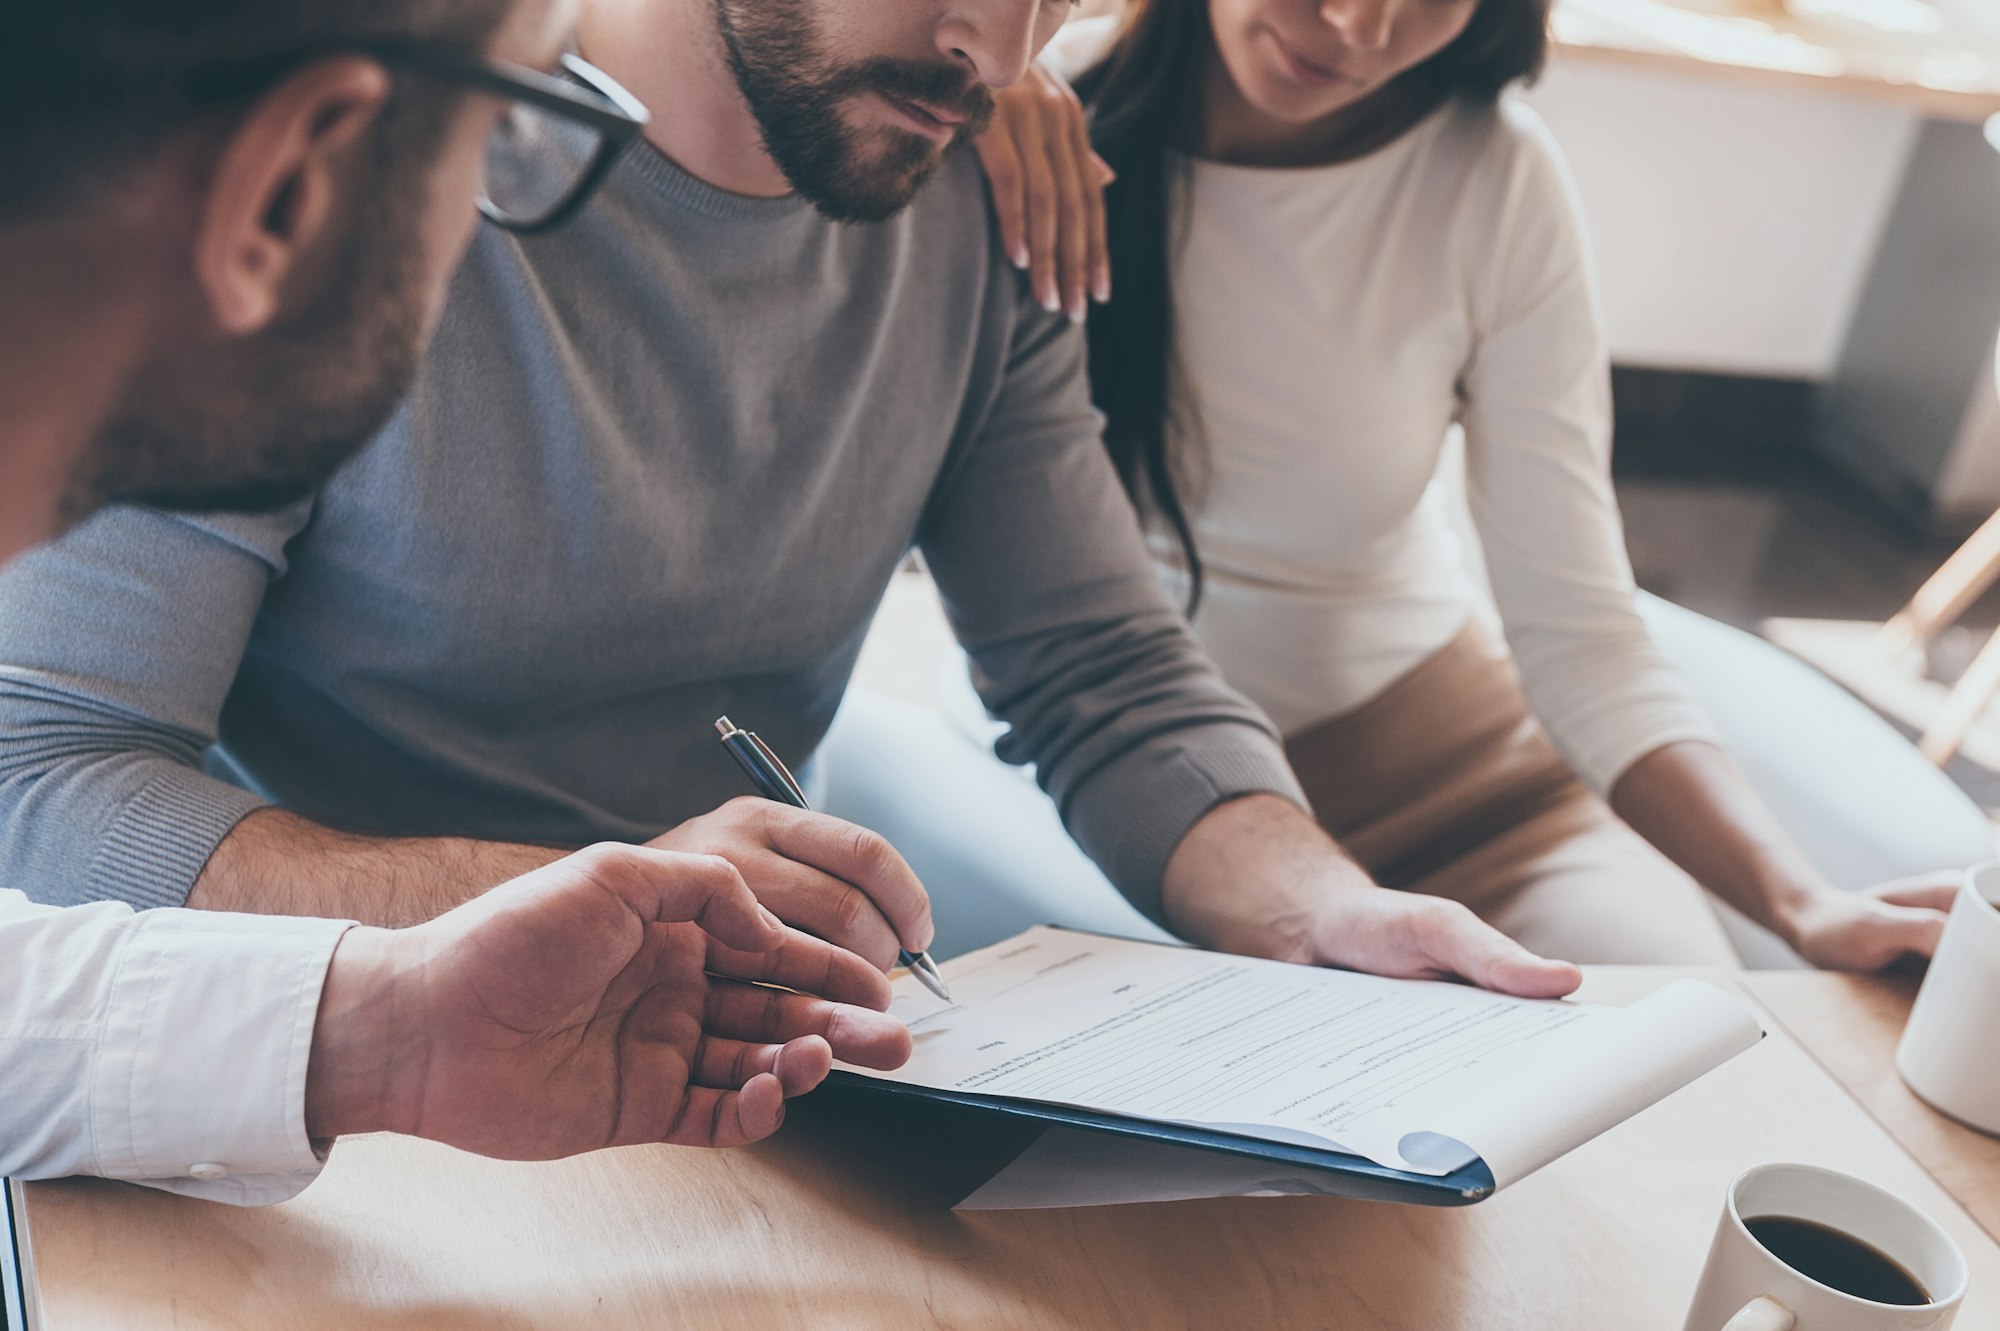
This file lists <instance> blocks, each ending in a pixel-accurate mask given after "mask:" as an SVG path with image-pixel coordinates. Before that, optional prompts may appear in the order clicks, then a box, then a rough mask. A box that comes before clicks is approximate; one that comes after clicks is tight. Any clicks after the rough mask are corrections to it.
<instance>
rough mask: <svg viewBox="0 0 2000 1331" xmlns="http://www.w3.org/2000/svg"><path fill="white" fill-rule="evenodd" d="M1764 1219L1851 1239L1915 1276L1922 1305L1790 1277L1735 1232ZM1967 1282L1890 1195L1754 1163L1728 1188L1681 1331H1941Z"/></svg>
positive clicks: (1930, 1229) (1933, 1229) (1937, 1241)
mask: <svg viewBox="0 0 2000 1331" xmlns="http://www.w3.org/2000/svg"><path fill="white" fill-rule="evenodd" d="M1769 1216H1785V1217H1789V1218H1791V1219H1794V1220H1806V1221H1811V1222H1812V1223H1814V1224H1817V1225H1821V1226H1824V1227H1825V1228H1828V1229H1832V1230H1836V1231H1838V1232H1839V1233H1841V1234H1844V1235H1846V1236H1848V1237H1849V1238H1850V1239H1858V1240H1860V1241H1861V1242H1863V1243H1865V1244H1867V1245H1868V1246H1869V1247H1871V1248H1873V1249H1875V1250H1876V1251H1877V1252H1879V1253H1882V1254H1883V1255H1885V1256H1887V1257H1888V1258H1889V1259H1890V1260H1891V1261H1893V1262H1895V1263H1896V1264H1897V1265H1898V1266H1901V1267H1902V1268H1903V1270H1905V1271H1906V1272H1908V1273H1909V1274H1910V1275H1912V1276H1914V1277H1916V1280H1917V1283H1919V1284H1920V1285H1922V1286H1923V1288H1924V1292H1925V1293H1927V1294H1928V1295H1930V1302H1928V1303H1924V1304H1893V1303H1875V1302H1872V1301H1870V1300H1868V1299H1863V1298H1858V1297H1856V1296H1854V1295H1852V1294H1844V1293H1842V1292H1841V1291H1840V1290H1837V1289H1835V1288H1833V1287H1832V1286H1830V1285H1824V1284H1821V1283H1820V1282H1819V1281H1817V1280H1814V1279H1812V1278H1811V1277H1809V1276H1806V1275H1803V1274H1801V1273H1800V1272H1798V1271H1795V1270H1793V1269H1792V1268H1791V1267H1790V1266H1788V1265H1786V1264H1785V1263H1784V1262H1783V1261H1781V1260H1780V1259H1779V1258H1778V1257H1777V1256H1776V1255H1775V1254H1773V1253H1772V1252H1771V1251H1770V1249H1768V1248H1766V1247H1765V1246H1764V1245H1763V1244H1761V1243H1759V1242H1758V1241H1757V1239H1756V1237H1755V1236H1754V1235H1753V1234H1751V1232H1750V1230H1749V1229H1748V1228H1747V1227H1746V1226H1745V1224H1744V1221H1745V1220H1758V1219H1762V1218H1765V1217H1769ZM1967 1275H1968V1272H1967V1268H1966V1264H1965V1254H1964V1253H1962V1252H1960V1251H1959V1248H1958V1245H1957V1244H1956V1243H1954V1242H1952V1239H1951V1235H1949V1234H1947V1233H1945V1232H1944V1230H1942V1229H1940V1228H1939V1227H1938V1224H1937V1222H1936V1221H1934V1220H1932V1219H1931V1218H1930V1217H1929V1216H1927V1215H1925V1214H1924V1213H1923V1212H1922V1211H1919V1210H1917V1209H1916V1208H1915V1207H1913V1206H1911V1205H1910V1204H1909V1203H1908V1202H1905V1201H1903V1200H1902V1199H1901V1198H1899V1197H1897V1196H1896V1195H1895V1194H1893V1193H1888V1192H1884V1191H1883V1190H1882V1189H1880V1188H1878V1187H1876V1186H1875V1185H1874V1184H1872V1183H1863V1182H1862V1181H1861V1180H1860V1179H1858V1178H1852V1177H1850V1176H1848V1175H1846V1174H1841V1173H1837V1172H1835V1171H1834V1170H1831V1169H1820V1168H1818V1167H1817V1166H1814V1165H1759V1166H1757V1167H1756V1168H1755V1169H1752V1170H1750V1171H1748V1172H1747V1173H1745V1174H1744V1175H1743V1176H1742V1177H1741V1178H1739V1179H1737V1180H1736V1182H1734V1183H1732V1184H1730V1185H1729V1196H1728V1199H1727V1200H1726V1201H1725V1202H1724V1204H1723V1208H1722V1223H1721V1224H1720V1225H1719V1226H1717V1228H1716V1231H1715V1242H1714V1243H1713V1244H1711V1245H1710V1246H1709V1250H1708V1264H1707V1265H1706V1266H1704V1267H1703V1268H1702V1272H1701V1284H1700V1285H1699V1286H1697V1287H1696V1289H1695V1294H1694V1303H1693V1305H1692V1306H1691V1307H1690V1308H1689V1309H1688V1316H1687V1325H1686V1328H1685V1331H1944V1329H1945V1328H1946V1327H1948V1326H1950V1325H1951V1323H1952V1319H1954V1318H1955V1317H1957V1316H1958V1308H1959V1305H1960V1304H1961V1303H1963V1302H1964V1301H1965V1284H1966V1279H1967Z"/></svg>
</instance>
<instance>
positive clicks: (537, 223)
mask: <svg viewBox="0 0 2000 1331" xmlns="http://www.w3.org/2000/svg"><path fill="white" fill-rule="evenodd" d="M335 55H360V56H368V57H370V58H372V59H375V60H379V61H381V62H382V63H383V64H384V65H386V66H388V67H389V68H390V69H396V70H405V71H408V72H409V73H412V74H418V75H422V76H423V77H426V78H432V79H436V80H438V81H440V82H443V83H450V84H455V85H457V86H459V87H462V88H469V89H472V90H474V91H476V92H482V93H486V94H489V95H491V96H494V97H498V98H500V99H502V100H503V101H504V102H506V103H507V107H506V110H505V111H504V112H503V113H502V114H501V116H500V118H499V120H498V121H496V122H495V124H494V127H493V134H492V137H491V138H490V140H489V141H488V143H487V149H486V184H485V190H484V192H483V193H482V194H481V195H480V198H479V211H480V212H481V213H482V214H484V215H485V217H486V219H487V220H488V221H490V222H493V223H495V224H496V225H499V226H502V227H505V228H506V229H507V230H509V231H512V232H515V233H517V234H521V235H533V234H534V233H536V232H539V231H547V230H549V229H551V228H552V227H557V226H561V225H562V224H563V223H564V222H566V221H568V220H569V219H570V218H571V217H572V216H574V215H575V213H576V211H577V209H579V208H581V207H582V206H583V205H584V204H585V202H587V201H588V200H589V198H590V196H591V195H592V194H593V193H594V192H595V191H596V189H597V187H598V186H599V185H601V184H603V183H604V178H605V177H606V176H607V175H609V174H610V172H611V168H612V166H613V165H615V164H616V163H617V161H618V158H619V155H620V154H622V153H623V152H624V151H625V150H626V149H627V148H629V147H631V146H632V143H633V141H634V140H635V139H637V138H638V137H639V135H640V133H641V132H642V131H643V130H644V129H645V128H646V124H647V122H648V121H649V120H651V118H652V117H651V115H650V114H649V113H648V112H647V110H646V107H645V104H644V103H642V102H641V101H640V100H639V99H638V98H636V97H634V96H633V95H632V94H631V93H629V92H627V91H625V89H624V88H623V87H622V86H620V85H619V83H618V81H617V80H616V79H614V78H612V77H611V76H610V75H609V74H606V73H605V72H604V71H603V70H601V69H599V68H597V66H595V65H593V64H591V63H590V62H589V61H587V60H585V59H583V58H582V57H581V56H578V55H574V54H565V55H564V56H563V57H562V74H561V76H560V77H558V76H557V75H554V74H545V73H543V72H542V71H540V70H537V69H530V68H528V67H527V66H525V65H517V64H513V63H511V62H509V61H505V60H495V59H493V58H491V57H489V56H484V55H479V54H476V53H474V52H471V51H462V50H459V49H457V48H455V47H451V46H446V45H443V44H442V43H432V42H424V41H417V40H402V39H393V38H383V39H379V40H375V41H355V42H343V43H340V44H339V45H337V46H328V47H324V48H320V49H316V50H312V51H305V52H298V53H294V54H293V55H290V56H287V57H283V58H281V59H277V60H270V61H258V62H254V63H240V64H235V65H231V66H219V67H211V68H209V69H206V70H202V71H198V72H197V74H196V75H195V76H194V78H193V79H191V80H190V84H191V86H192V87H193V88H195V89H198V90H199V92H198V95H199V96H201V97H203V98H204V99H213V98H218V97H230V96H242V95H245V94H248V93H251V92H254V91H255V90H256V89H257V88H259V87H262V86H267V85H268V84H269V83H270V82H271V81H272V80H273V79H276V78H280V77H283V76H284V74H285V73H287V72H288V71H290V70H293V69H296V68H298V67H299V66H301V65H303V64H305V63H306V62H307V61H310V60H316V59H324V58H326V57H328V56H335Z"/></svg>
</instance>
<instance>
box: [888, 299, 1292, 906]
mask: <svg viewBox="0 0 2000 1331" xmlns="http://www.w3.org/2000/svg"><path fill="white" fill-rule="evenodd" d="M1006 280H1007V282H1008V284H1009V289H1010V290H1012V288H1013V286H1015V285H1016V284H1017V283H1016V280H1015V278H1014V275H1013V274H1012V273H1011V271H1010V272H1009V273H1008V274H1007V277H1006ZM1016 303H1017V305H1018V306H1019V307H1020V314H1019V318H1018V322H1017V324H1016V326H1015V331H1014V337H1013V346H1012V349H1011V355H1010V360H1009V363H1008V364H1007V366H1006V369H1005V375H1004V379H1003V380H1002V381H1001V382H1000V383H999V385H998V386H997V388H996V390H995V392H994V394H993V397H992V399H991V402H990V404H989V405H988V408H987V410H986V413H985V416H984V419H983V423H982V425H981V428H980V429H979V430H978V433H977V435H976V438H975V439H974V441H973V442H972V444H971V446H970V447H969V448H968V449H966V450H965V452H964V455H963V456H962V457H961V458H960V459H959V460H958V462H957V465H956V466H955V468H954V470H953V471H951V472H950V473H949V474H948V475H947V477H946V479H945V481H944V482H943V484H942V486H941V489H940V491H939V492H938V494H937V495H936V496H935V497H934V498H933V501H932V504H931V507H930V511H929V513H928V514H927V516H926V520H925V524H924V528H923V530H922V532H921V533H920V536H921V541H922V548H923V552H924V555H925V558H926V560H927V561H928V562H929V564H930V568H931V572H932V574H933V575H934V576H935V578H936V579H937V584H938V589H939V591H940V592H941V593H942V595H943V597H944V602H945V609H946V612H947V613H948V614H949V616H950V617H951V620H952V624H953V627H954V628H955V629H956V631H957V633H958V637H959V640H960V641H961V642H962V643H963V644H964V646H965V648H966V651H967V653H968V655H969V656H970V657H971V658H972V662H973V666H974V682H975V683H976V685H977V686H978V688H979V692H980V696H981V697H982V698H983V699H984V700H985V703H986V706H987V708H988V710H990V711H991V712H992V713H993V714H994V715H995V716H997V717H999V718H1000V719H1001V720H1002V721H1004V722H1006V723H1007V725H1008V727H1009V730H1008V733H1007V734H1006V735H1004V736H1003V737H1002V738H1001V739H1000V741H999V744H998V745H997V751H998V753H999V755H1000V757H1001V758H1003V759H1005V760H1006V761H1008V762H1012V763H1029V762H1032V763H1034V764H1035V768H1036V776H1037V779H1038V780H1039V781H1040V783H1041V785H1042V788H1043V789H1044V790H1046V791H1048V793H1049V794H1050V795H1051V796H1052V797H1053V798H1054V800H1055V802H1056V807H1057V808H1058V809H1059V810H1060V811H1061V813H1062V816H1063V821H1064V823H1065V824H1066V825H1067V826H1068V828H1069V830H1070V833H1071V835H1073V836H1074V837H1075V838H1076V839H1077V841H1078V843H1079V844H1081V845H1082V847H1083V848H1084V850H1085V851H1086V852H1088V853H1089V854H1090V856H1091V858H1092V859H1094V860H1096V861H1097V864H1098V866H1099V867H1100V868H1102V869H1103V870H1104V872H1105V876H1106V877H1108V878H1110V880H1111V881H1112V882H1113V883H1114V884H1116V885H1117V887H1118V888H1119V890H1120V891H1122V892H1124V893H1125V895H1126V896H1127V897H1128V898H1129V899H1130V900H1131V901H1132V902H1133V904H1134V905H1136V906H1137V907H1138V908H1139V909H1140V910H1142V911H1144V912H1146V913H1147V914H1149V915H1150V916H1151V917H1152V918H1154V919H1155V920H1158V919H1160V918H1161V916H1160V904H1159V901H1160V880H1161V878H1162V876H1163V875H1164V874H1165V872H1166V866H1167V861H1168V859H1169V858H1170V857H1171V856H1172V854H1173V852H1174V849H1175V847H1176V846H1178V845H1179V844H1180V841H1181V838H1182V837H1183V836H1185V835H1186V834H1187V832H1188V830H1189V829H1190V828H1192V827H1193V826H1194V824H1195V823H1196V822H1197V821H1199V820H1200V818H1201V817H1202V816H1203V815H1204V814H1206V813H1207V812H1208V811H1209V810H1210V809H1212V808H1214V807H1215V806H1216V805H1217V804H1220V803H1222V802H1224V801H1226V800H1229V799H1233V798H1236V797H1238V796H1243V795H1250V794H1259V793H1270V794H1276V795H1280V796H1282V797H1284V798H1286V799H1289V800H1291V801H1293V802H1294V803H1296V804H1299V805H1300V806H1301V807H1303V806H1304V804H1305V799H1304V796H1303V794H1302V793H1301V792H1300V790H1299V787H1298V784H1297V781H1296V779H1295V778H1294V777H1293V776H1292V772H1291V768H1290V767H1289V766H1288V765H1287V764H1286V761H1285V757H1284V752H1283V750H1282V749H1281V747H1280V746H1279V743H1278V739H1277V735H1276V733H1275V731H1274V730H1273V729H1272V727H1271V724H1270V722H1269V721H1268V720H1266V719H1265V717H1264V715H1263V713H1262V712H1260V711H1258V710H1257V708H1256V707H1255V706H1254V705H1252V704H1251V703H1250V702H1249V700H1248V699H1246V698H1244V697H1243V696H1242V695H1241V694H1239V693H1237V692H1235V691H1234V690H1232V689H1230V688H1229V687H1228V686H1227V685H1225V684H1224V683H1223V682H1222V678H1221V676H1220V675H1219V674H1218V673H1217V671H1216V669H1215V667H1214V666H1213V665H1211V664H1210V663H1209V661H1208V658H1207V657H1206V656H1205V655H1204V654H1203V653H1202V651H1201V649H1200V648H1199V647H1198V646H1197V645H1196V643H1195V641H1194V638H1193V636H1192V634H1191V633H1190V632H1189V630H1188V628H1187V625H1186V622H1185V621H1184V620H1183V619H1182V618H1181V615H1180V613H1179V611H1178V610H1177V609H1176V608H1175V606H1174V605H1173V604H1172V603H1171V602H1170V601H1169V600H1168V598H1167V596H1166V594H1165V592H1164V591H1163V590H1162V589H1161V587H1160V582H1159V577H1158V575H1157V574H1156V573H1155V571H1154V568H1153V564H1152V560H1151V558H1150V556H1149V555H1148V554H1147V551H1146V547H1145V543H1144V540H1143V538H1142V537H1141V535H1140V531H1139V524H1138V519H1137V517H1136V516H1135V514H1134V513H1133V510H1132V506H1131V504H1130V503H1129V502H1128V501H1127V500H1126V498H1125V492H1124V490H1123V488H1122V487H1121V486H1120V485H1119V483H1118V478H1117V476H1116V474H1115V473H1114V472H1113V470H1112V467H1111V463H1110V460H1109V458H1108V457H1107V455H1106V454H1105V451H1104V447H1103V444H1102V442H1101V435H1100V431H1101V421H1100V419H1099V417H1098V416H1097V414H1096V412H1095V411H1094V410H1093V409H1092V407H1091V405H1090V400H1089V387H1088V383H1087V381H1086V378H1085V375H1084V338H1083V335H1082V331H1081V330H1080V329H1077V328H1075V327H1073V326H1072V325H1070V323H1069V322H1068V320H1067V319H1064V318H1062V317H1061V316H1052V315H1046V314H1043V313H1042V312H1041V311H1040V310H1038V309H1035V308H1033V307H1032V304H1031V302H1029V301H1028V300H1027V299H1026V298H1025V296H1020V297H1019V298H1018V299H1017V301H1016Z"/></svg>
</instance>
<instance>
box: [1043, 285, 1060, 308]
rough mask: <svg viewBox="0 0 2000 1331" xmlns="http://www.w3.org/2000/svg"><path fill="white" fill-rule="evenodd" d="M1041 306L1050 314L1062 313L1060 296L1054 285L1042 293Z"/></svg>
mask: <svg viewBox="0 0 2000 1331" xmlns="http://www.w3.org/2000/svg"><path fill="white" fill-rule="evenodd" d="M1042 308H1043V309H1045V310H1047V311H1048V312H1049V313H1050V314H1061V313H1062V297H1061V296H1059V295H1057V294H1056V290H1055V288H1054V287H1050V288H1049V289H1048V290H1047V291H1044V292H1043V293H1042Z"/></svg>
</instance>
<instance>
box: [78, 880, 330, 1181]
mask: <svg viewBox="0 0 2000 1331" xmlns="http://www.w3.org/2000/svg"><path fill="white" fill-rule="evenodd" d="M352 927H354V926H353V923H352V922H351V921H345V920H318V919H295V918H281V917H276V916H266V915H230V914H223V913H219V912H208V911H180V910H172V911H165V910H163V911H149V912H146V913H145V914H143V915H141V916H140V918H139V924H138V928H137V929H136V931H135V933H134V935H133V936H132V937H131V938H130V939H129V940H128V941H127V943H126V946H125V949H124V952H123V955H122V957H121V958H120V961H119V965H118V973H117V976H116V978H115V979H114V981H113V988H112V992H111V995H110V1003H109V1005H108V1009H109V1010H108V1016H107V1019H106V1021H105V1025H104V1030H103V1037H102V1040H101V1043H100V1044H99V1047H98V1050H97V1056H96V1062H95V1065H94V1067H93V1068H92V1072H91V1086H90V1101H91V1115H92V1117H93V1119H94V1123H93V1136H94V1137H95V1139H96V1143H97V1147H98V1166H99V1172H101V1173H103V1174H104V1175H106V1176H108V1177H111V1178H123V1179H130V1180H132V1181H134V1182H143V1183H147V1184H149V1185H151V1186H154V1187H160V1188H165V1189H168V1190H169V1191H173V1192H179V1193H185V1194H188V1195H190V1196H196V1197H204V1198H208V1199H209V1200H212V1201H221V1202H231V1203H235V1204H237V1205H241V1206H251V1205H262V1204H265V1203H268V1202H276V1201H283V1200H285V1199H286V1198H288V1197H291V1196H294V1195H295V1194H297V1193H298V1192H299V1191H300V1190H301V1189H303V1188H304V1187H305V1186H306V1185H307V1184H309V1183H311V1182H312V1181H313V1179H314V1178H316V1177H318V1175H319V1171H320V1169H321V1167H322V1166H323V1165H324V1163H325V1160H324V1158H323V1157H322V1156H321V1155H319V1154H318V1153H316V1152H315V1151H314V1150H313V1147H312V1144H311V1142H310V1141H308V1140H307V1138H306V1126H305V1092H306V1064H307V1061H308V1058H309V1057H310V1055H311V1052H312V1036H313V1024H314V1021H315V1019H316V1017H317V1015H318V1012H319V999H320V990H321V988H322V987H323V986H324V984H325V981H326V972H327V967H328V965H329V964H330V963H331V961H332V959H333V950H334V947H335V945H336V944H337V943H339V941H340V938H341V935H343V934H345V933H346V932H347V930H349V929H350V928H352Z"/></svg>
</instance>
